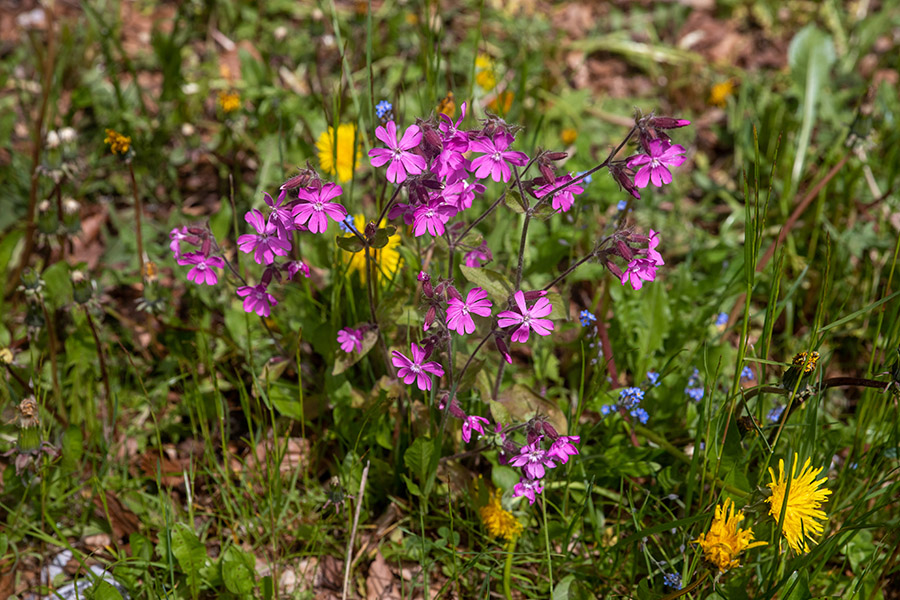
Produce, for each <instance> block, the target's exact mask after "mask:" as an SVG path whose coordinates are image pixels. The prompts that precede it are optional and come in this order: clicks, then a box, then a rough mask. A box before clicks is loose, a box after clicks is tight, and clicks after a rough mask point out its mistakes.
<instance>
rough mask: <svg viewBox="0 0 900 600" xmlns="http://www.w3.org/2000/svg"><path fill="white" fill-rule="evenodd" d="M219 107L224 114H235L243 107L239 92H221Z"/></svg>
mask: <svg viewBox="0 0 900 600" xmlns="http://www.w3.org/2000/svg"><path fill="white" fill-rule="evenodd" d="M219 106H221V107H222V111H223V112H224V113H226V114H228V113H233V112H234V111H236V110H238V109H239V108H240V107H241V97H240V95H239V94H238V93H237V92H219Z"/></svg>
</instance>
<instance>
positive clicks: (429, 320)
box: [422, 306, 437, 331]
mask: <svg viewBox="0 0 900 600" xmlns="http://www.w3.org/2000/svg"><path fill="white" fill-rule="evenodd" d="M436 315H437V309H435V307H434V306H429V307H428V312H427V313H425V325H423V326H422V329H423V330H424V331H428V328H429V327H431V326H432V325H434V319H435V316H436Z"/></svg>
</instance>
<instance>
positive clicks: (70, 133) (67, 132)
mask: <svg viewBox="0 0 900 600" xmlns="http://www.w3.org/2000/svg"><path fill="white" fill-rule="evenodd" d="M59 139H60V141H61V142H62V143H63V144H72V143H74V142H75V140H76V139H78V133H77V132H76V131H75V129H73V128H72V127H63V128H62V129H60V130H59Z"/></svg>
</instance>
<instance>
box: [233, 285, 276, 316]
mask: <svg viewBox="0 0 900 600" xmlns="http://www.w3.org/2000/svg"><path fill="white" fill-rule="evenodd" d="M237 295H238V296H240V297H241V298H243V299H244V312H248V313H251V312H252V313H256V314H258V315H259V316H261V317H268V316H269V314H270V312H271V311H270V309H271V308H272V307H273V306H275V305H276V304H278V301H277V300H276V299H275V296H273V295H272V294H270V293H269V292H267V291H266V286H265V285H263V284H259V285H255V286H250V285H245V286H243V287H239V288H238V289H237Z"/></svg>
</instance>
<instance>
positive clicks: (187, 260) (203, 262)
mask: <svg viewBox="0 0 900 600" xmlns="http://www.w3.org/2000/svg"><path fill="white" fill-rule="evenodd" d="M178 264H179V265H182V266H185V265H194V268H192V269H191V270H190V271H188V274H187V278H188V280H189V281H193V282H194V283H196V284H204V283H205V284H206V285H215V284H217V283H219V276H218V275H217V274H216V272H215V271H214V270H213V267H218V268H219V269H222V268H224V267H225V261H224V260H222V259H221V258H219V257H218V256H203V253H202V252H188V253H187V254H183V255H182V256H181V258H179V259H178Z"/></svg>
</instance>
